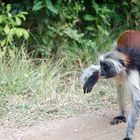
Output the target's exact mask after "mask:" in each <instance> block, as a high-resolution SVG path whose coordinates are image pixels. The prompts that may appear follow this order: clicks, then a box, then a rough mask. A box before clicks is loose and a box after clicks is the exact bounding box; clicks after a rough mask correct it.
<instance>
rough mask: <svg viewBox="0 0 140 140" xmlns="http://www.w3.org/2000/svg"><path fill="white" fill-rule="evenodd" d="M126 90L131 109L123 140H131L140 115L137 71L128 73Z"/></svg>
mask: <svg viewBox="0 0 140 140" xmlns="http://www.w3.org/2000/svg"><path fill="white" fill-rule="evenodd" d="M128 88H129V92H130V94H131V99H132V108H131V112H130V114H129V117H128V121H127V127H126V138H124V140H131V139H132V137H133V132H134V129H135V126H136V123H137V119H138V117H139V114H140V75H139V72H138V71H136V70H135V71H134V70H133V71H130V74H129V76H128Z"/></svg>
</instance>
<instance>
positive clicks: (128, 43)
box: [116, 30, 140, 66]
mask: <svg viewBox="0 0 140 140" xmlns="http://www.w3.org/2000/svg"><path fill="white" fill-rule="evenodd" d="M122 48H123V49H126V50H128V49H130V50H131V51H130V52H132V51H133V50H137V51H136V52H140V32H139V31H135V30H127V31H125V32H123V33H122V34H121V35H120V37H119V38H118V40H117V47H116V49H122ZM127 48H128V49H127ZM119 52H120V58H121V59H122V60H124V63H125V65H126V66H127V65H131V62H132V59H135V58H134V57H133V58H131V56H130V55H129V53H128V51H126V52H125V51H119ZM136 59H137V60H136ZM136 59H135V60H136V61H139V60H138V59H139V58H136Z"/></svg>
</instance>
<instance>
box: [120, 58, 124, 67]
mask: <svg viewBox="0 0 140 140" xmlns="http://www.w3.org/2000/svg"><path fill="white" fill-rule="evenodd" d="M119 62H120V63H121V64H122V66H123V67H124V66H125V64H124V61H123V60H121V59H119Z"/></svg>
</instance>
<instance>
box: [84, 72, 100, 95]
mask: <svg viewBox="0 0 140 140" xmlns="http://www.w3.org/2000/svg"><path fill="white" fill-rule="evenodd" d="M99 75H100V74H99V71H95V72H93V74H92V75H91V76H90V77H89V78H88V79H87V81H86V83H85V84H84V86H83V91H84V93H89V92H91V90H92V88H93V86H94V85H95V84H96V83H97V81H98V80H99Z"/></svg>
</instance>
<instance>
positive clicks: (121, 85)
mask: <svg viewBox="0 0 140 140" xmlns="http://www.w3.org/2000/svg"><path fill="white" fill-rule="evenodd" d="M117 97H118V103H119V109H120V115H119V116H116V117H114V118H113V120H112V121H111V125H115V124H118V123H121V122H126V116H125V115H126V102H125V101H126V100H125V98H126V97H125V78H124V74H123V73H121V74H120V75H119V76H118V77H117Z"/></svg>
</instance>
